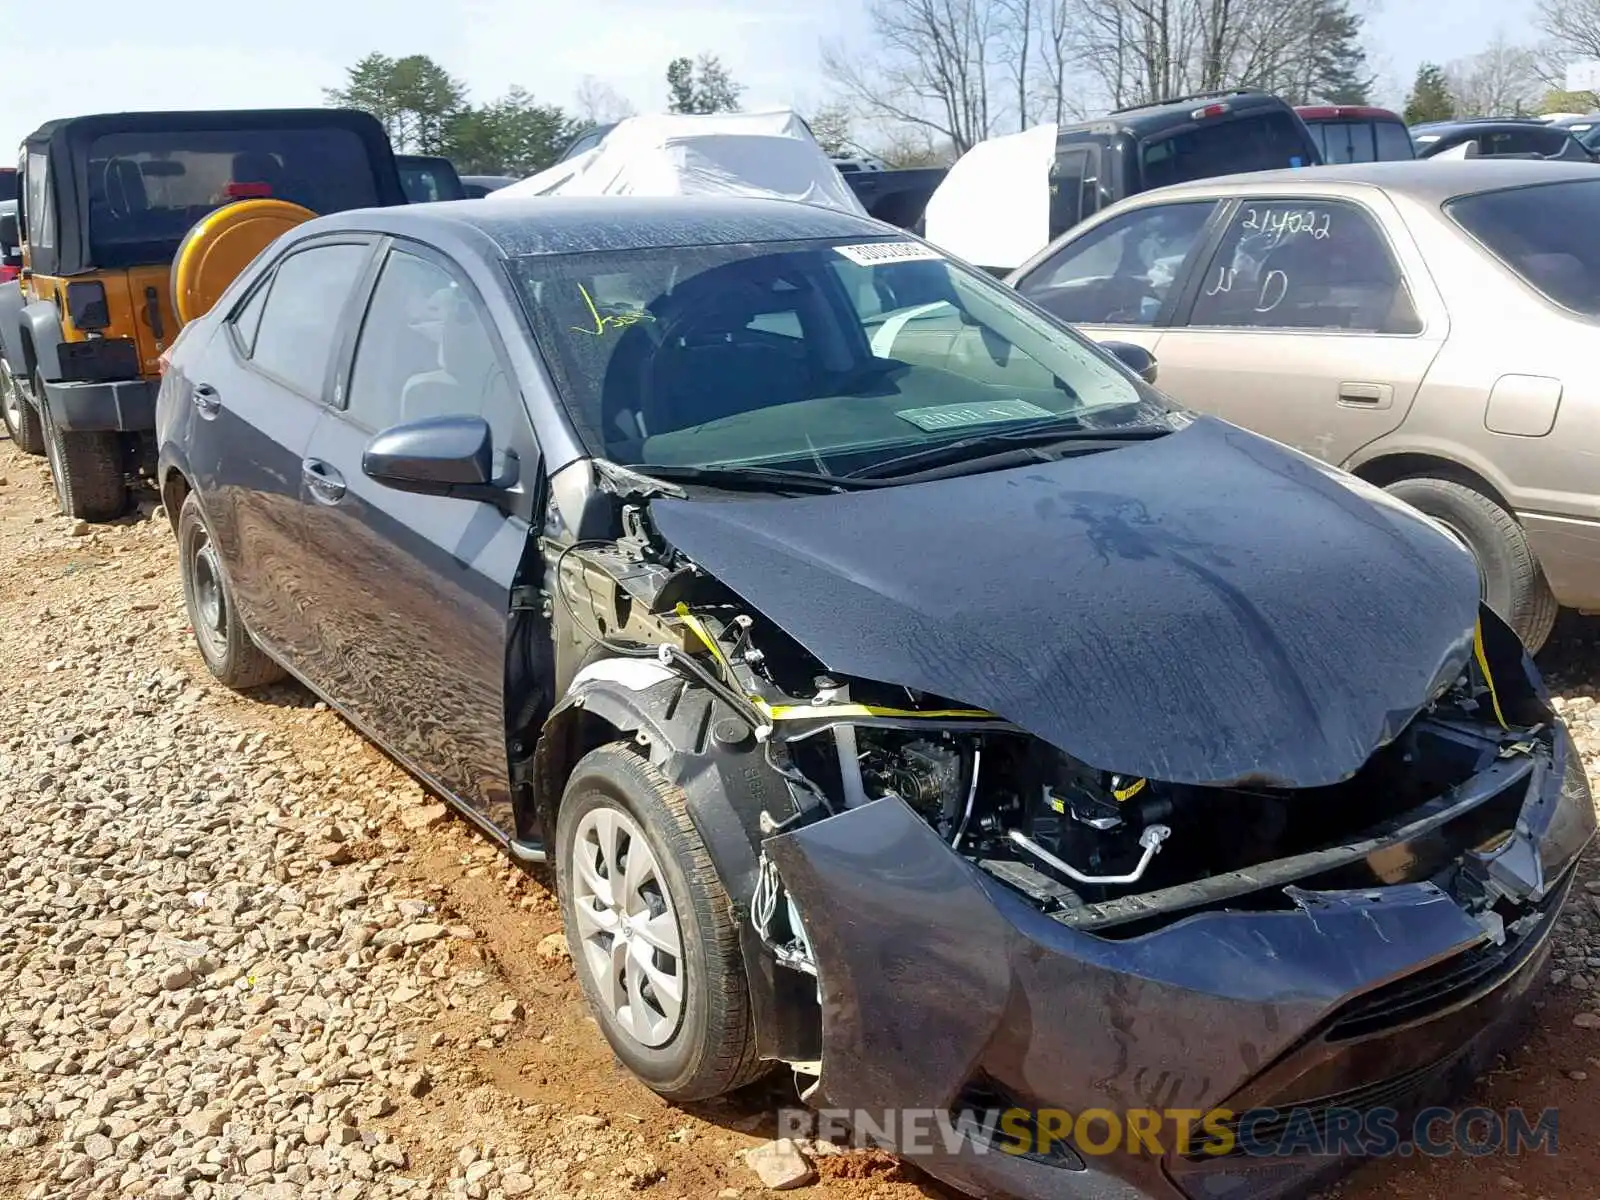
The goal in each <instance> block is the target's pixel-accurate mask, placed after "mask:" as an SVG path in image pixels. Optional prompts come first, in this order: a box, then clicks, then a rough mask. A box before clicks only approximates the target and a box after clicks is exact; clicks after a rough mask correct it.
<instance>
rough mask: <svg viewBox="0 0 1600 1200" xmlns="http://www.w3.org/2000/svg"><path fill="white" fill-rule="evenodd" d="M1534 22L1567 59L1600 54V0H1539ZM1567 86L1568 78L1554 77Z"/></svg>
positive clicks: (1579, 58) (1557, 82)
mask: <svg viewBox="0 0 1600 1200" xmlns="http://www.w3.org/2000/svg"><path fill="white" fill-rule="evenodd" d="M1534 22H1535V23H1536V24H1537V25H1538V27H1539V30H1540V32H1542V33H1543V34H1544V35H1545V36H1546V37H1547V38H1549V39H1550V41H1551V42H1552V43H1554V47H1553V48H1554V49H1556V50H1557V51H1558V52H1559V53H1560V55H1561V56H1562V57H1563V58H1564V59H1565V60H1566V61H1565V62H1563V63H1562V68H1563V72H1564V70H1565V66H1566V62H1579V61H1582V60H1585V59H1590V60H1592V59H1597V58H1600V0H1539V7H1538V10H1537V12H1536V14H1535V16H1534ZM1550 82H1551V85H1552V86H1554V87H1565V86H1566V80H1565V78H1562V79H1560V80H1559V81H1556V80H1552V81H1550Z"/></svg>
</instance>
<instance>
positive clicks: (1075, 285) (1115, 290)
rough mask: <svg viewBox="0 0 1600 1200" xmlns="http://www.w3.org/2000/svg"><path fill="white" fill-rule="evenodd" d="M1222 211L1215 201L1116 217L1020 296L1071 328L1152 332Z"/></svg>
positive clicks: (1067, 249)
mask: <svg viewBox="0 0 1600 1200" xmlns="http://www.w3.org/2000/svg"><path fill="white" fill-rule="evenodd" d="M1215 208H1216V204H1215V202H1213V201H1210V200H1202V201H1192V202H1189V203H1185V204H1153V205H1151V206H1149V207H1148V208H1139V209H1135V210H1134V211H1133V212H1128V213H1124V214H1122V215H1121V216H1120V217H1113V218H1111V219H1110V220H1108V221H1106V222H1105V223H1104V224H1102V225H1100V226H1099V227H1097V228H1095V229H1092V230H1090V231H1089V232H1088V233H1086V234H1085V235H1084V236H1083V237H1081V238H1078V239H1075V240H1074V241H1071V242H1068V243H1067V244H1066V245H1065V246H1063V247H1061V249H1060V250H1058V251H1056V253H1055V254H1054V255H1053V256H1052V257H1050V258H1048V259H1046V260H1045V261H1044V262H1042V263H1040V264H1039V266H1038V267H1036V268H1034V270H1032V271H1030V272H1029V273H1028V274H1027V275H1025V276H1024V277H1023V278H1022V279H1020V280H1019V281H1018V283H1017V290H1018V291H1019V292H1021V293H1022V294H1023V295H1024V296H1026V297H1027V298H1028V299H1030V300H1032V301H1033V302H1034V303H1035V304H1037V305H1039V307H1041V308H1043V309H1044V310H1045V311H1046V312H1049V313H1050V314H1051V315H1053V316H1055V317H1058V318H1060V319H1061V320H1063V321H1067V322H1069V323H1072V324H1084V325H1152V324H1154V323H1155V320H1156V317H1157V316H1158V315H1159V314H1160V312H1161V310H1162V308H1163V307H1164V306H1165V305H1166V302H1167V298H1168V297H1169V296H1170V295H1171V293H1172V290H1173V288H1174V286H1175V285H1176V284H1177V282H1178V281H1179V280H1180V279H1182V278H1183V276H1184V275H1185V274H1186V273H1187V272H1186V271H1185V269H1184V268H1185V264H1186V263H1187V262H1188V261H1189V258H1190V257H1191V256H1192V255H1193V254H1194V253H1195V249H1196V247H1197V246H1198V245H1199V242H1200V235H1201V233H1202V232H1203V231H1204V230H1205V227H1206V221H1207V220H1208V219H1209V218H1210V216H1211V214H1212V212H1213V211H1214V210H1215Z"/></svg>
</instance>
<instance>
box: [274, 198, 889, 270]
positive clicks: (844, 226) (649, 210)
mask: <svg viewBox="0 0 1600 1200" xmlns="http://www.w3.org/2000/svg"><path fill="white" fill-rule="evenodd" d="M300 228H301V229H302V230H304V231H305V232H306V233H307V234H308V235H309V234H311V233H313V232H317V231H323V230H335V229H362V230H370V231H372V232H375V233H390V234H394V235H396V236H398V237H406V236H412V237H415V238H417V239H418V240H420V241H429V240H435V239H436V238H438V237H446V238H449V237H452V236H454V237H460V236H461V235H463V234H464V233H465V234H471V233H476V234H478V235H480V236H481V237H482V238H485V239H487V240H488V241H489V242H491V243H493V245H494V246H496V247H497V248H498V249H499V250H500V252H501V253H502V254H504V255H506V256H507V257H508V258H517V257H522V256H524V255H535V254H576V253H582V252H585V251H593V250H653V249H670V248H674V247H692V246H713V245H726V244H737V243H742V242H786V241H798V240H805V239H809V238H840V237H860V238H884V237H893V236H896V235H898V236H899V237H901V238H904V237H905V236H906V234H905V231H904V230H901V229H895V228H894V227H892V226H889V225H885V224H883V223H882V222H880V221H874V220H872V219H871V218H870V217H858V216H854V215H852V214H850V213H845V212H839V211H837V210H835V209H830V208H822V207H820V206H819V205H815V204H805V203H802V202H800V201H797V200H783V199H778V198H767V197H755V196H664V197H645V196H529V197H526V198H522V197H517V198H510V197H505V198H501V197H497V198H495V199H494V200H493V201H492V202H485V201H484V200H445V201H439V202H435V203H431V204H409V205H405V206H404V207H396V208H367V209H355V210H352V211H350V212H345V213H334V214H331V215H329V216H326V217H319V218H317V219H316V220H315V221H308V222H306V224H304V225H302V226H301V227H300ZM430 234H431V235H434V238H433V239H430Z"/></svg>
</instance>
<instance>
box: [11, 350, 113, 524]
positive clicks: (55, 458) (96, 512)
mask: <svg viewBox="0 0 1600 1200" xmlns="http://www.w3.org/2000/svg"><path fill="white" fill-rule="evenodd" d="M33 394H34V396H35V397H36V398H37V399H39V400H40V401H41V402H43V401H44V384H43V381H42V380H40V378H39V375H38V373H37V372H35V373H34V376H33ZM41 423H42V424H43V426H44V451H45V457H46V458H48V459H49V460H50V478H51V479H52V480H54V482H55V485H56V502H57V504H59V505H60V506H61V511H62V513H64V514H65V515H66V516H69V517H77V518H79V519H80V520H84V521H109V520H111V519H112V518H114V517H120V516H121V515H122V514H123V513H124V512H126V511H127V509H128V481H127V475H126V472H125V471H124V470H123V464H122V438H121V437H120V436H119V435H118V434H116V433H114V432H107V431H104V430H98V429H97V430H92V431H84V432H72V433H69V432H67V431H65V430H62V429H60V428H58V427H57V425H56V423H55V422H54V421H52V420H51V419H50V406H49V404H48V403H43V413H42V421H41Z"/></svg>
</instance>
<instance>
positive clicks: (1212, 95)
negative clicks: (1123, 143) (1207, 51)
mask: <svg viewBox="0 0 1600 1200" xmlns="http://www.w3.org/2000/svg"><path fill="white" fill-rule="evenodd" d="M1255 93H1256V89H1255V88H1224V89H1223V90H1221V91H1217V92H1195V93H1194V94H1193V95H1189V96H1167V97H1164V98H1163V99H1160V100H1146V101H1145V102H1144V103H1142V104H1127V105H1124V106H1123V107H1121V108H1113V109H1112V110H1111V112H1110V113H1108V114H1107V115H1108V116H1115V115H1116V114H1117V113H1125V112H1133V111H1134V109H1137V108H1159V107H1161V106H1162V105H1163V104H1187V103H1189V102H1190V101H1193V100H1218V99H1221V98H1222V97H1223V96H1251V95H1254V94H1255Z"/></svg>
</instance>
